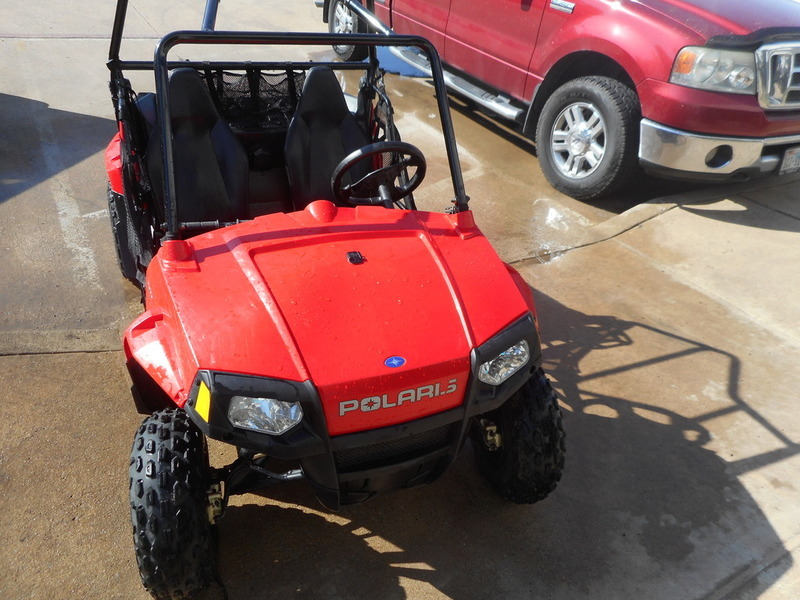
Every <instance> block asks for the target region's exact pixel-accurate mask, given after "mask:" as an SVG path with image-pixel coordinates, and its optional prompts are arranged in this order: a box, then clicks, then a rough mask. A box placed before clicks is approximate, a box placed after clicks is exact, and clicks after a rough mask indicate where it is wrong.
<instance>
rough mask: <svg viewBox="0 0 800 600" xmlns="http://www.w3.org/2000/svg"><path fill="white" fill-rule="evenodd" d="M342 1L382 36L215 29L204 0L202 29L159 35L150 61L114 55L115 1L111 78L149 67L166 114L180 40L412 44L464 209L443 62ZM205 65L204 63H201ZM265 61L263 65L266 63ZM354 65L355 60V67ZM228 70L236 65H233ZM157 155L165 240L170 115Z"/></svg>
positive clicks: (120, 23) (423, 43) (457, 204)
mask: <svg viewBox="0 0 800 600" xmlns="http://www.w3.org/2000/svg"><path fill="white" fill-rule="evenodd" d="M343 2H344V3H345V5H347V6H348V8H350V10H352V11H353V12H355V13H356V14H357V15H358V16H359V17H360V18H361V19H363V21H364V22H365V23H367V24H368V25H369V27H370V28H371V29H372V30H373V31H375V32H377V33H379V34H382V35H379V36H376V35H374V34H329V33H288V32H285V33H284V32H276V33H270V32H255V31H244V32H242V31H238V32H237V31H215V30H214V27H215V24H216V17H217V10H218V8H219V3H220V0H206V6H205V11H204V15H203V24H202V30H199V31H191V30H188V31H175V32H173V33H170V34H167V35H166V36H164V37H163V38H162V39H161V41H160V42H159V43H158V45H157V46H156V50H155V55H154V61H153V63H152V64H151V63H148V62H145V61H121V60H120V57H119V53H120V46H121V42H122V34H123V30H124V28H125V16H126V14H127V11H128V0H117V8H116V12H115V15H114V25H113V29H112V34H111V42H110V45H109V51H108V68H109V70H110V71H111V72H112V74H113V75H112V77H116V76H118V75H121V72H122V69H134V70H150V69H153V71H154V75H155V80H156V81H155V83H156V97H157V101H158V112H159V114H160V115H162V116H163V115H169V98H168V93H169V92H168V87H169V86H168V81H169V69H170V68H174V67H175V66H176V65H177V63H170V62H169V61H168V60H167V55H168V54H169V51H170V50H171V49H172V48H174V47H175V46H177V45H179V44H208V45H223V44H240V45H269V44H275V45H279V44H282V45H303V44H310V45H349V44H354V45H366V46H412V47H416V48H419V49H420V50H422V51H423V52H425V54H427V56H428V60H429V61H430V67H431V76H432V78H433V81H434V85H435V88H436V90H437V93H436V101H437V104H438V107H439V115H440V118H441V124H442V132H443V134H444V137H445V150H446V152H447V158H448V163H449V167H450V176H451V179H452V181H453V191H454V194H455V196H454V198H453V204H454V206H453V209H452V210H453V211H454V212H461V211H465V210H468V209H469V207H468V203H469V198H468V197H467V195H466V192H465V190H464V179H463V176H462V173H461V166H460V163H459V160H458V147H457V145H456V141H455V132H454V129H453V121H452V117H451V115H450V107H449V104H448V101H447V93H446V90H447V88H446V85H445V81H444V76H443V74H442V63H441V59H440V58H439V54H438V52H437V51H436V49H435V48H434V47H433V45H432V44H431V43H430V42H429V41H428V40H426V39H424V38H421V37H417V36H407V35H397V34H395V33H394V32H393V31H392V30H391V29H390V28H389V27H387V26H386V25H384V24H383V23H382V22H381V21H380V20H379V19H378V18H377V17H376V16H375V15H374V14H372V13H371V12H370V11H368V10H367V9H365V8H364V7H363V6H362V5H361V4H359V3H358V2H355V1H354V0H343ZM180 64H181V66H188V65H190V64H192V63H185V62H184V63H180ZM204 64H207V63H204ZM265 64H268V63H265ZM358 64H359V63H354V67H358ZM341 66H342V67H345V68H347V67H349V66H350V65H348V64H347V63H342V64H341ZM232 68H235V66H233V65H232ZM162 121H163V122H162V139H161V145H162V158H163V165H162V166H163V169H164V190H163V191H164V199H165V204H166V206H165V207H164V209H165V216H166V220H167V222H166V226H167V238H168V239H169V238H174V237H175V236H177V234H178V231H179V229H180V222H179V220H178V214H177V203H176V202H175V173H174V171H173V169H172V166H173V164H174V149H173V146H172V124H171V123H170V119H168V118H163V119H162Z"/></svg>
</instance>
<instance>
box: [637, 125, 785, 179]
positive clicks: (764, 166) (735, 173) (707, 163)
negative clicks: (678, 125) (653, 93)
mask: <svg viewBox="0 0 800 600" xmlns="http://www.w3.org/2000/svg"><path fill="white" fill-rule="evenodd" d="M798 145H800V134H797V135H788V136H778V137H769V138H744V137H723V136H707V135H701V134H697V133H691V132H688V131H681V130H679V129H674V128H672V127H667V126H666V125H662V124H660V123H656V122H655V121H651V120H649V119H642V121H641V125H640V141H639V161H640V163H641V165H642V167H643V168H644V169H645V170H646V171H649V172H652V173H655V174H660V175H667V176H671V177H680V178H684V179H699V180H725V179H739V178H741V179H745V178H748V177H751V176H757V175H766V174H769V173H774V172H776V171H779V169H780V167H781V163H782V161H783V156H784V153H785V152H786V150H787V149H789V148H792V147H794V146H798Z"/></svg>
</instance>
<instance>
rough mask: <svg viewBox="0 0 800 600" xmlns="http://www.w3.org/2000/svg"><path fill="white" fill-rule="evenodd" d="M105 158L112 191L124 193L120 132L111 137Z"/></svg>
mask: <svg viewBox="0 0 800 600" xmlns="http://www.w3.org/2000/svg"><path fill="white" fill-rule="evenodd" d="M104 159H105V163H106V173H108V182H109V184H110V185H111V189H112V191H114V192H116V193H117V194H124V193H125V191H124V189H123V187H122V156H121V155H120V139H119V134H117V135H115V136H114V137H113V138H112V139H111V142H110V143H109V144H108V147H107V148H106V152H105V155H104Z"/></svg>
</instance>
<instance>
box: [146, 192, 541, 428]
mask: <svg viewBox="0 0 800 600" xmlns="http://www.w3.org/2000/svg"><path fill="white" fill-rule="evenodd" d="M170 244H174V245H175V246H174V247H172V246H171V245H170ZM356 253H357V254H356ZM154 266H155V267H156V269H157V270H158V273H157V274H156V273H154ZM148 281H149V282H150V288H151V289H149V294H150V296H151V297H149V298H148V302H147V307H148V313H157V312H159V311H161V312H163V313H164V315H165V317H164V321H165V322H172V323H173V326H172V327H173V333H172V336H177V337H181V338H182V342H183V343H182V344H180V345H183V347H184V350H183V351H182V352H181V351H180V349H179V350H178V352H177V354H178V355H179V356H180V358H177V359H176V362H179V363H184V364H179V365H176V370H177V371H179V372H180V373H181V376H182V377H183V378H184V385H183V390H184V393H185V391H186V390H188V389H189V385H190V383H191V378H193V377H194V374H195V372H196V370H197V369H211V370H216V371H226V372H233V373H243V374H251V375H260V376H265V377H274V378H281V379H288V380H293V381H306V380H311V381H312V382H313V383H314V385H315V386H316V387H317V389H318V391H319V393H320V396H321V397H322V400H323V407H324V409H325V412H326V416H327V417H328V422H329V429H330V430H331V433H343V432H345V431H348V430H357V429H359V428H364V427H366V426H367V425H368V423H367V421H366V420H365V421H364V422H363V423H359V418H358V417H359V415H358V414H348V415H347V419H346V421H347V424H344V423H340V424H339V425H338V426H337V425H336V422H337V419H338V417H339V416H340V412H341V410H342V408H341V403H342V402H349V404H347V405H346V406H347V407H352V406H353V401H354V400H362V399H364V398H367V397H371V396H378V397H380V396H381V395H382V394H384V393H387V394H389V396H388V397H387V400H386V401H385V403H386V404H392V403H393V402H394V401H395V400H396V397H397V394H399V393H401V392H403V391H408V390H409V389H412V388H415V387H417V386H421V385H431V386H434V387H433V388H432V389H435V390H438V391H439V392H440V393H439V394H437V396H439V395H441V398H438V397H437V398H436V399H435V401H431V402H424V403H422V402H420V403H418V404H413V405H412V404H411V403H409V404H408V405H406V406H402V407H399V408H402V410H390V411H382V413H385V415H384V416H385V418H386V419H389V421H391V422H400V421H404V420H408V419H410V418H418V417H419V416H423V415H424V414H430V413H433V412H439V411H440V410H445V409H447V408H451V407H452V406H455V405H458V404H460V403H461V401H462V399H463V391H464V389H465V386H466V382H467V378H468V375H469V369H470V364H469V356H470V351H471V350H472V349H473V348H474V347H475V346H476V345H480V344H482V343H483V342H485V341H487V340H488V339H489V338H490V337H491V336H492V335H494V334H495V333H497V332H498V331H500V330H502V329H503V328H504V327H505V326H507V325H508V324H510V323H511V322H512V321H514V320H515V319H517V318H518V317H520V316H521V315H523V314H525V313H526V312H528V311H529V310H530V309H531V307H529V306H528V305H527V304H526V303H525V301H524V300H523V299H522V297H521V295H520V293H519V289H518V288H517V287H516V284H515V283H514V280H513V279H512V277H511V276H510V275H509V272H508V270H507V268H506V267H505V265H504V264H503V263H502V262H501V261H500V260H499V259H498V257H497V255H496V253H495V252H494V250H493V249H492V248H491V246H490V245H489V243H488V242H487V240H486V239H485V238H484V237H483V235H482V234H481V233H480V231H479V230H478V229H477V228H476V227H475V226H474V223H473V220H472V214H471V213H469V212H467V213H461V214H459V215H444V214H432V213H424V212H408V211H400V210H386V209H384V208H376V207H363V208H358V209H337V208H336V207H335V206H334V205H333V204H331V203H328V202H316V203H313V204H312V205H311V206H310V207H309V208H307V209H306V210H305V211H301V212H298V213H293V214H289V215H286V214H276V215H269V216H266V217H261V218H258V219H256V220H254V221H251V222H247V223H242V224H240V225H236V226H233V227H228V228H226V229H221V230H217V231H214V232H211V233H208V234H205V235H201V236H198V237H196V238H192V239H191V240H190V241H189V242H172V243H167V244H165V247H164V248H162V251H160V252H159V254H158V255H157V258H156V260H154V262H153V263H152V264H151V266H150V268H149V270H148ZM162 285H163V290H162V289H161V287H162ZM146 314H147V313H146ZM178 324H179V326H180V330H182V331H183V334H182V335H181V334H178V333H176V330H177V326H178ZM181 355H182V356H181ZM394 356H397V357H401V358H402V359H403V360H404V361H405V365H404V366H403V367H402V368H391V367H388V366H387V365H386V364H385V361H386V360H387V359H389V358H391V357H394ZM451 380H455V382H456V383H455V385H456V386H457V388H458V392H457V393H448V394H445V391H446V390H447V389H448V388H451V387H452V385H453V383H451ZM436 384H439V385H438V387H436ZM347 412H348V413H349V412H350V411H347ZM374 416H375V415H368V417H369V426H372V427H374V426H375V424H374V421H375V420H374ZM365 419H366V417H365ZM383 424H389V422H388V421H387V422H384V423H383ZM337 427H338V429H337Z"/></svg>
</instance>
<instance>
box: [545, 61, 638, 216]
mask: <svg viewBox="0 0 800 600" xmlns="http://www.w3.org/2000/svg"><path fill="white" fill-rule="evenodd" d="M640 118H641V109H640V106H639V100H638V98H637V96H636V93H635V92H634V91H633V90H632V89H631V88H630V87H628V86H627V85H625V84H624V83H622V82H621V81H618V80H616V79H612V78H610V77H597V76H591V77H580V78H578V79H573V80H572V81H568V82H567V83H565V84H564V85H562V86H561V87H560V88H558V89H557V90H556V91H555V92H554V93H553V95H552V96H550V98H548V100H547V102H546V103H545V105H544V108H543V109H542V113H541V115H540V116H539V121H538V124H537V127H536V148H537V154H538V156H539V164H540V166H541V168H542V172H543V173H544V175H545V177H546V178H547V180H548V181H549V182H550V184H551V185H552V186H553V187H554V188H556V189H557V190H558V191H560V192H563V193H564V194H567V195H568V196H572V197H573V198H576V199H578V200H593V199H597V198H602V197H603V196H607V195H608V194H611V193H612V192H614V191H616V190H618V189H619V188H621V187H622V186H623V185H625V183H627V182H628V181H629V180H630V179H631V177H632V176H633V175H634V174H635V172H636V169H637V165H638V150H639V120H640Z"/></svg>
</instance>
